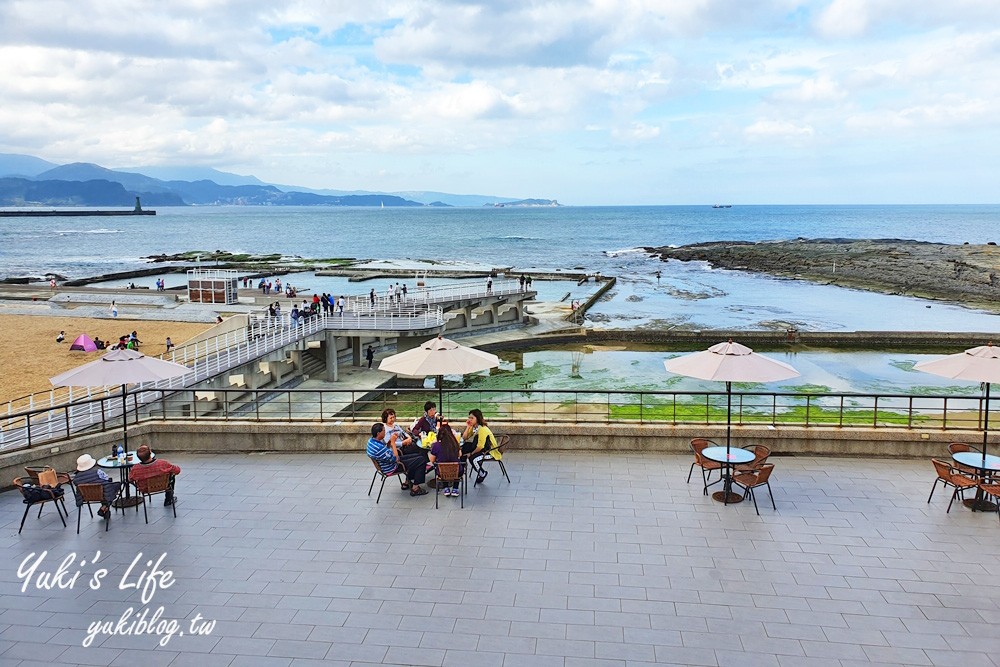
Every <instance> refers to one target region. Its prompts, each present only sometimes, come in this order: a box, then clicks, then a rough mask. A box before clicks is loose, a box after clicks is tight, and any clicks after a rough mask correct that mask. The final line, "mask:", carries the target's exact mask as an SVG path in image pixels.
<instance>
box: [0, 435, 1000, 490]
mask: <svg viewBox="0 0 1000 667" xmlns="http://www.w3.org/2000/svg"><path fill="white" fill-rule="evenodd" d="M368 426H369V425H368V424H365V423H341V424H337V423H318V422H297V423H287V422H271V423H265V422H222V421H219V422H211V421H201V420H200V421H198V422H190V421H165V422H152V421H150V422H145V423H143V424H140V425H138V426H134V427H132V428H130V429H129V446H130V448H131V449H135V447H138V446H139V444H142V443H145V444H148V445H150V446H151V447H152V448H153V450H154V451H156V452H159V453H162V454H166V455H169V454H173V453H180V452H185V453H187V452H190V453H206V452H207V453H224V454H233V453H239V452H257V453H260V452H271V453H274V454H280V453H284V452H288V453H291V452H331V451H356V452H360V451H362V450H363V448H364V445H365V443H366V442H367V439H368ZM493 428H494V432H495V433H496V434H497V435H502V434H508V435H510V436H511V440H512V445H511V447H512V449H513V450H518V449H523V450H536V451H545V450H549V451H555V450H558V451H565V452H567V453H569V452H573V451H591V452H618V453H623V454H624V453H629V452H643V453H655V452H662V453H670V454H677V453H686V452H688V451H690V449H689V442H690V440H691V439H692V438H695V437H707V438H710V439H712V440H715V441H716V442H719V443H724V442H725V427H718V426H712V427H705V426H691V425H684V426H670V425H638V424H635V425H633V424H623V425H611V426H600V425H589V426H582V425H575V424H572V423H565V424H560V423H549V424H525V423H519V424H504V423H500V422H495V423H494V424H493ZM120 437H121V433H120V432H108V433H101V434H96V435H89V436H82V437H79V438H75V439H73V440H69V441H65V442H61V443H59V444H58V445H52V446H42V447H37V448H32V449H26V450H19V451H16V452H10V453H7V454H2V455H0V482H2V485H3V486H4V487H6V486H8V485H10V483H11V480H12V479H13V478H14V477H17V476H20V475H23V474H24V472H23V467H24V466H26V465H41V464H48V465H52V466H54V467H55V468H56V469H58V470H60V471H62V470H72V469H73V468H74V465H75V461H76V457H77V456H79V455H80V454H83V453H85V452H86V453H90V454H92V455H93V456H95V457H100V456H104V455H105V454H107V453H109V452H110V449H111V445H112V444H113V443H116V442H118V441H119V440H120ZM956 441H959V442H968V443H972V444H976V445H978V444H981V443H982V433H981V432H977V431H916V430H906V429H896V428H879V429H840V428H832V427H830V428H828V427H812V428H797V427H795V428H793V427H778V428H770V427H767V426H734V427H733V445H734V446H746V445H751V444H762V445H767V446H768V447H770V448H771V450H772V452H773V453H774V455H775V456H858V457H873V458H888V457H903V458H931V457H932V456H936V457H942V458H947V457H948V454H947V445H948V443H950V442H956ZM514 457H516V454H514ZM931 473H932V471H931V469H930V467H929V465H928V475H929V476H930V475H931Z"/></svg>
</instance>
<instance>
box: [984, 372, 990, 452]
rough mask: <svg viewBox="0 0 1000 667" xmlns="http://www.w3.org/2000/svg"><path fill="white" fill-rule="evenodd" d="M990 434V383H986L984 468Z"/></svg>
mask: <svg viewBox="0 0 1000 667" xmlns="http://www.w3.org/2000/svg"><path fill="white" fill-rule="evenodd" d="M989 433H990V383H989V382H987V383H986V409H985V410H984V411H983V467H984V468H985V467H986V439H987V437H989Z"/></svg>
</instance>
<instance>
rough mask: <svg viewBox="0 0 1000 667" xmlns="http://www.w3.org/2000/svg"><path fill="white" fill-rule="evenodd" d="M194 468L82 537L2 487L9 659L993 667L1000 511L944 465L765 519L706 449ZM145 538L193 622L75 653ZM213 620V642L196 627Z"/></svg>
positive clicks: (873, 481) (821, 472)
mask: <svg viewBox="0 0 1000 667" xmlns="http://www.w3.org/2000/svg"><path fill="white" fill-rule="evenodd" d="M176 462H177V463H179V464H180V465H181V466H182V467H183V468H184V474H183V476H182V477H181V480H180V484H179V487H178V493H179V495H180V497H181V503H180V505H179V506H178V515H179V516H178V517H177V519H174V518H173V517H172V516H171V515H170V514H169V513H168V512H167V511H166V510H165V508H163V507H161V506H155V507H153V508H151V510H152V511H151V514H152V516H151V519H150V523H149V525H148V526H147V525H145V524H144V523H143V520H142V513H141V512H140V513H139V515H138V516H136V515H135V514H129V515H128V516H127V517H126V518H124V519H122V518H121V516H120V515H118V516H117V517H116V518H115V519H114V520H113V521H112V524H111V531H110V532H109V533H105V532H103V528H102V525H101V523H100V522H99V521H98V520H97V519H94V520H91V519H90V518H89V516H85V518H84V522H83V529H82V532H81V534H80V535H79V536H77V535H76V533H75V526H74V523H75V520H76V512H75V508H74V509H73V511H72V515H71V516H72V523H71V524H70V527H69V528H66V529H64V528H63V527H62V526H61V524H59V522H58V520H57V518H56V516H55V514H54V512H52V510H51V508H50V509H47V510H46V512H45V514H43V515H42V518H41V520H39V519H36V518H35V517H34V516H33V515H32V516H29V518H28V523H27V524H26V526H25V530H24V533H23V534H22V535H21V536H18V535H17V525H18V522H19V521H20V518H21V512H22V505H21V503H20V497H19V495H16V494H14V493H4V494H2V495H0V593H2V594H0V608H2V609H0V664H2V665H4V667H12V666H14V665H20V664H44V665H52V664H95V665H138V666H141V667H156V666H158V665H198V666H199V667H216V666H221V665H320V664H323V665H366V664H369V663H375V664H400V665H455V666H457V667H473V666H476V665H495V666H499V665H505V666H514V667H521V666H524V667H531V666H532V665H558V666H563V667H576V666H587V667H590V666H594V667H598V666H602V667H603V666H608V667H625V666H639V665H647V664H652V663H657V664H666V663H670V664H685V665H789V666H795V667H800V666H808V665H869V664H907V665H961V666H962V667H970V666H973V665H992V664H1000V559H998V556H1000V522H998V520H997V517H996V515H995V514H994V515H988V514H981V513H972V512H970V511H969V510H967V509H965V508H963V507H961V506H956V507H955V508H953V509H952V512H951V514H950V515H946V514H945V506H946V505H947V502H948V494H947V493H946V492H944V491H943V490H940V489H939V491H938V492H937V493H936V494H935V498H934V501H933V502H932V504H930V505H928V504H927V503H926V499H927V493H928V491H929V489H930V486H931V482H932V480H933V477H934V475H933V471H932V468H931V466H930V464H929V462H926V461H903V462H890V461H867V460H857V459H818V458H817V459H803V458H782V459H777V460H776V464H777V468H776V471H775V476H774V486H775V497H776V500H777V503H778V510H777V512H774V511H772V510H771V508H770V506H769V504H767V503H766V500H765V501H764V503H762V507H761V516H760V517H757V516H756V515H755V514H754V511H753V506H752V505H749V504H743V505H740V506H730V507H723V506H721V505H719V504H718V503H715V502H714V501H712V500H711V499H709V498H706V497H704V496H702V495H701V489H700V486H699V485H698V484H697V483H695V482H694V481H692V483H691V484H690V485H687V484H685V483H684V478H685V476H686V474H687V470H688V462H689V461H688V459H687V457H683V458H682V457H674V456H670V457H652V456H627V457H625V456H620V455H606V456H605V455H595V454H589V453H588V454H583V455H580V456H569V455H565V456H556V455H547V454H539V453H518V452H512V453H511V455H510V457H509V466H508V467H509V468H510V471H511V473H512V478H513V482H514V483H513V484H511V485H508V484H507V483H506V482H505V481H503V480H502V478H501V476H500V474H499V471H494V472H493V474H491V475H490V477H489V479H488V481H487V483H486V484H485V485H484V486H483V487H481V488H479V489H474V490H472V491H471V494H470V497H469V499H468V501H467V505H466V509H465V510H460V509H458V506H457V504H458V503H457V500H452V499H446V498H444V497H442V498H441V503H442V505H443V508H442V509H440V510H438V511H435V510H434V497H433V495H428V496H425V497H422V498H410V497H409V496H408V495H403V494H402V493H401V492H400V491H399V489H398V487H396V488H393V487H392V486H391V484H387V485H386V491H385V494H384V495H383V498H382V502H381V503H380V504H379V505H378V506H376V505H375V498H374V495H373V496H372V497H371V498H369V497H367V496H366V492H367V490H368V482H369V481H370V479H371V464H370V463H369V462H368V461H367V460H366V459H365V458H364V457H363V455H361V454H360V453H359V454H354V455H347V454H321V455H316V456H308V455H292V456H278V455H264V456H240V455H227V456H179V457H176ZM696 475H697V473H696ZM765 495H766V494H765ZM765 505H766V507H765ZM98 549H99V550H100V551H101V556H100V560H99V565H100V566H102V567H104V568H107V569H108V570H109V574H108V576H107V577H106V578H105V579H104V580H103V582H102V583H103V585H102V586H101V587H100V588H99V589H98V590H91V589H90V588H88V587H87V583H88V581H89V579H90V577H91V575H92V574H93V572H94V568H93V567H92V566H91V564H90V561H91V559H92V558H93V554H94V551H95V550H98ZM43 550H47V551H48V555H47V557H46V561H45V562H44V564H43V565H42V566H41V567H40V571H41V570H48V571H54V570H55V569H56V567H57V565H58V562H59V561H61V560H62V559H63V558H65V557H66V556H67V555H68V554H70V553H73V552H75V553H76V554H78V558H85V559H87V561H88V565H87V566H86V567H84V568H83V575H82V576H81V577H80V580H79V581H78V582H77V583H76V585H75V587H73V588H72V589H67V590H54V591H39V590H36V589H31V588H29V590H28V591H27V592H25V593H22V592H21V591H20V581H19V579H18V577H17V569H18V565H19V564H20V563H21V562H22V560H24V559H25V557H26V556H27V555H28V554H30V553H32V552H41V551H43ZM140 551H141V552H142V553H143V558H142V560H143V561H145V560H146V559H147V558H149V557H150V556H152V557H154V558H157V557H159V555H160V554H161V553H166V557H165V559H164V561H163V563H162V567H163V568H165V569H169V570H172V571H173V574H174V576H175V577H176V583H175V584H174V585H173V586H171V587H170V588H167V589H165V590H160V591H158V592H157V593H156V594H155V595H154V597H153V599H152V601H151V603H150V604H149V605H148V608H149V609H150V610H151V611H152V610H155V609H156V608H158V607H160V606H162V607H163V608H164V612H163V616H164V617H165V618H171V619H182V620H183V625H182V627H181V629H182V630H184V631H185V636H175V637H174V638H173V639H171V640H170V641H169V643H168V644H167V645H166V646H165V647H159V646H157V639H158V638H157V637H155V636H150V635H145V636H98V637H97V638H96V639H95V640H94V642H93V645H91V646H90V647H89V648H82V647H81V642H82V641H83V639H84V637H85V635H86V630H87V627H88V626H89V624H90V623H92V622H94V621H98V620H108V621H114V620H117V619H118V618H120V617H121V615H122V614H123V613H124V612H125V610H126V609H127V608H128V607H135V608H136V610H139V609H141V608H142V607H143V605H142V603H141V601H140V600H139V594H138V593H137V592H136V591H135V590H119V589H118V587H117V583H118V581H119V580H120V579H121V578H122V576H123V575H124V574H125V572H126V569H127V568H128V565H129V563H130V562H131V561H132V559H133V558H135V557H136V554H137V553H138V552H140ZM75 571H76V568H71V573H72V572H75ZM134 578H135V573H134V572H133V575H132V579H134ZM198 613H200V614H201V615H202V616H203V617H204V618H206V619H216V620H217V624H216V626H215V628H214V630H213V632H212V633H211V634H210V635H207V636H191V635H190V634H189V632H188V627H187V626H188V622H187V620H185V619H191V618H193V617H194V616H195V615H196V614H198Z"/></svg>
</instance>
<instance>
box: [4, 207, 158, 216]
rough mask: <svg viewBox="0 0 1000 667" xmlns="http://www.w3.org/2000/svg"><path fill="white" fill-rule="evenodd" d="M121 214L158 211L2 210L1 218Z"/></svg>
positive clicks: (141, 213)
mask: <svg viewBox="0 0 1000 667" xmlns="http://www.w3.org/2000/svg"><path fill="white" fill-rule="evenodd" d="M119 215H156V211H96V210H80V211H74V210H72V209H64V210H50V211H0V218H59V217H88V216H91V217H106V216H119Z"/></svg>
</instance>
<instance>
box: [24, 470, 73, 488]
mask: <svg viewBox="0 0 1000 667" xmlns="http://www.w3.org/2000/svg"><path fill="white" fill-rule="evenodd" d="M52 469H53V468H52V466H24V472H25V473H27V475H28V477H30V478H31V483H32V484H38V475H39V474H40V473H43V472H45V471H46V470H52ZM71 479H72V478H71V477H70V476H69V473H68V472H57V473H56V481H57V482H58V484H57V486H62V485H63V484H69V483H70V480H71Z"/></svg>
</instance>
